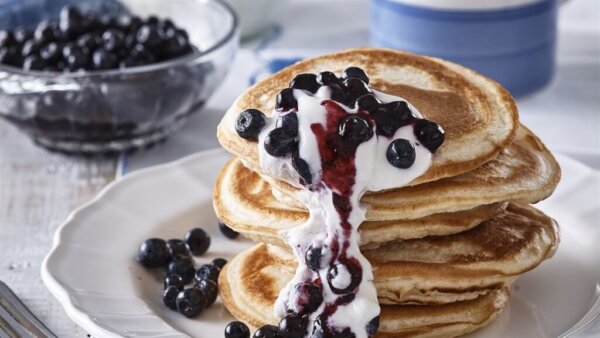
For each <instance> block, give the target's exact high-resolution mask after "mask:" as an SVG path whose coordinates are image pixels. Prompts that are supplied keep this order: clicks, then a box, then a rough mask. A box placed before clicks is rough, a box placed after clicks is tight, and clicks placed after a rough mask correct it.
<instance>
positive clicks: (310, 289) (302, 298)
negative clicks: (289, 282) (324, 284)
mask: <svg viewBox="0 0 600 338" xmlns="http://www.w3.org/2000/svg"><path fill="white" fill-rule="evenodd" d="M296 292H297V295H298V296H299V297H298V304H297V305H298V306H299V307H300V309H301V310H300V313H301V314H311V313H313V312H315V311H317V309H318V308H319V306H321V303H323V290H322V289H321V287H320V286H319V285H317V284H315V283H312V282H303V283H298V284H297V285H296Z"/></svg>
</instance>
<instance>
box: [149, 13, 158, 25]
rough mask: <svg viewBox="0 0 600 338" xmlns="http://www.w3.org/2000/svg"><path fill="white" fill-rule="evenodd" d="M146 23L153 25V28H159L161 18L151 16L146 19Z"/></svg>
mask: <svg viewBox="0 0 600 338" xmlns="http://www.w3.org/2000/svg"><path fill="white" fill-rule="evenodd" d="M146 23H147V24H148V25H151V26H158V24H159V23H160V19H159V18H157V17H156V16H154V15H150V16H149V17H148V18H147V19H146Z"/></svg>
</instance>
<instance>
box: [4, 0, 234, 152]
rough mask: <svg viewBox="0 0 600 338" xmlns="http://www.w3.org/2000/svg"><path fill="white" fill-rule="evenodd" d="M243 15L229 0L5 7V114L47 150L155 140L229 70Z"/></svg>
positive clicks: (116, 147) (34, 0)
mask: <svg viewBox="0 0 600 338" xmlns="http://www.w3.org/2000/svg"><path fill="white" fill-rule="evenodd" d="M238 44H239V29H238V20H237V18H236V15H235V13H234V12H233V11H232V10H231V8H230V7H229V6H228V5H227V4H225V3H223V2H222V1H221V0H204V1H197V0H172V1H162V0H119V1H116V0H102V1H97V0H87V1H85V0H79V1H75V0H23V1H8V2H7V3H4V4H3V5H2V6H0V116H2V117H3V118H5V119H6V120H8V121H10V122H12V123H13V124H14V125H16V126H17V127H18V128H19V129H21V130H22V131H24V132H25V133H27V134H28V135H30V136H31V137H32V138H33V140H34V141H35V142H36V143H37V144H39V145H42V146H44V147H46V148H49V149H52V150H58V151H62V152H67V153H80V154H81V153H83V154H100V153H114V152H122V151H130V150H134V149H138V148H145V147H148V146H150V145H152V144H155V143H157V142H160V141H162V140H165V139H166V138H167V137H168V136H169V135H171V134H172V133H173V132H175V131H176V130H177V129H178V128H180V127H181V126H182V125H183V124H184V123H185V121H186V119H187V118H188V117H189V116H190V115H191V114H193V113H194V112H197V111H198V110H200V108H201V107H202V106H203V105H204V103H205V102H206V101H207V99H208V98H209V97H210V96H211V94H212V93H213V92H214V90H215V89H216V88H217V87H218V85H219V84H220V82H221V81H222V80H223V78H224V77H225V75H226V73H227V71H228V69H229V67H230V65H231V63H232V61H233V58H234V56H235V52H236V50H237V47H238Z"/></svg>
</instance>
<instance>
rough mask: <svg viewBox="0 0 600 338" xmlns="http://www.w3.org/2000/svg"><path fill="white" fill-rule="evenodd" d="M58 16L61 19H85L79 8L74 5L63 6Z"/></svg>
mask: <svg viewBox="0 0 600 338" xmlns="http://www.w3.org/2000/svg"><path fill="white" fill-rule="evenodd" d="M58 18H59V20H65V21H70V20H81V19H83V16H82V15H81V12H80V11H79V9H77V8H76V7H74V6H69V5H67V6H64V7H63V8H61V10H60V12H59V13H58Z"/></svg>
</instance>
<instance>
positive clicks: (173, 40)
mask: <svg viewBox="0 0 600 338" xmlns="http://www.w3.org/2000/svg"><path fill="white" fill-rule="evenodd" d="M186 47H188V42H187V40H186V39H185V37H184V36H183V35H181V34H174V35H172V36H168V37H167V38H166V39H165V40H164V47H163V51H164V54H166V56H168V57H177V56H180V55H183V54H184V52H185V51H186Z"/></svg>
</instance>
